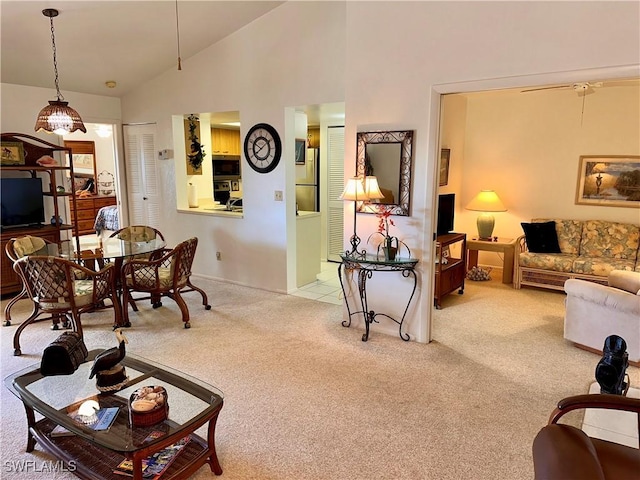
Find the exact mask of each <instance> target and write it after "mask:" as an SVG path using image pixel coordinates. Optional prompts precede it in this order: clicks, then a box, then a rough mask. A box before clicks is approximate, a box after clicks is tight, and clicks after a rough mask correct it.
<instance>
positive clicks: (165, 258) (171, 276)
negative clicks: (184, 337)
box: [122, 237, 211, 328]
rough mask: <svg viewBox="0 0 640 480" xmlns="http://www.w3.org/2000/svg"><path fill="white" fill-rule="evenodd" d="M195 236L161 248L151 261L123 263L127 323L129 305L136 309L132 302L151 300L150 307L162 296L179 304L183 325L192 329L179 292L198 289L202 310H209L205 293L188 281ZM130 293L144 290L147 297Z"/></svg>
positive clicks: (193, 254)
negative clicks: (133, 295)
mask: <svg viewBox="0 0 640 480" xmlns="http://www.w3.org/2000/svg"><path fill="white" fill-rule="evenodd" d="M197 246H198V239H197V238H196V237H194V238H190V239H189V240H185V241H184V242H182V243H180V244H178V245H177V246H176V247H175V248H173V249H163V250H159V251H157V252H154V253H153V255H152V257H151V258H152V259H151V260H141V259H131V260H129V261H127V262H125V263H124V265H123V266H122V278H123V286H122V290H123V294H122V305H123V318H124V323H125V324H127V323H129V313H128V305H131V306H132V308H133V310H134V311H136V312H137V311H138V308H137V306H136V303H135V301H138V300H145V299H151V304H152V305H153V308H158V307H161V306H162V301H161V300H162V297H163V296H166V297H169V298H171V299H172V300H173V301H175V302H176V303H177V304H178V307H179V308H180V312H181V313H182V321H183V322H184V328H191V324H190V322H189V308H188V307H187V304H186V303H185V301H184V299H183V298H182V294H184V293H188V292H193V291H196V292H199V293H200V295H201V296H202V304H203V305H204V307H205V310H210V309H211V305H209V303H208V299H207V294H206V293H205V292H204V290H202V289H201V288H198V287H196V286H195V285H193V284H192V283H191V279H190V277H191V265H192V264H193V259H194V257H195V254H196V248H197ZM133 292H144V293H146V294H148V296H145V297H142V298H136V299H135V300H134V299H133V297H132V293H133Z"/></svg>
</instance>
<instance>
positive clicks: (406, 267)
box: [338, 254, 418, 342]
mask: <svg viewBox="0 0 640 480" xmlns="http://www.w3.org/2000/svg"><path fill="white" fill-rule="evenodd" d="M340 258H341V259H342V263H341V264H340V266H339V267H338V278H339V279H340V286H341V287H342V294H343V295H344V301H345V303H346V305H347V313H348V314H349V319H348V320H343V321H342V326H343V327H350V326H351V316H352V315H359V314H362V315H363V317H364V325H365V333H364V334H363V335H362V341H363V342H366V341H367V340H368V339H369V325H370V324H372V323H373V322H377V320H376V317H377V316H378V315H382V316H384V317H387V318H388V319H390V320H392V321H394V322H396V323H397V324H398V325H399V328H398V333H399V335H400V338H401V339H402V340H404V341H405V342H407V341H409V338H410V337H409V334H407V333H402V323H403V322H404V318H405V316H406V315H407V310H409V305H410V304H411V300H412V299H413V295H414V294H415V293H416V286H417V283H418V277H417V275H416V270H415V266H416V264H417V263H418V259H416V258H396V259H395V260H385V259H384V258H381V257H379V256H377V255H366V256H364V257H352V256H349V255H345V254H342V255H340ZM342 268H345V269H347V270H357V271H358V293H359V296H360V305H361V306H362V310H358V311H357V312H351V309H350V308H349V302H348V301H347V293H346V291H345V289H344V283H343V281H342ZM373 272H400V273H401V274H402V276H403V277H409V276H412V277H413V289H412V290H411V295H410V296H409V301H408V302H407V306H406V307H405V309H404V313H403V314H402V318H401V319H400V320H397V319H395V318H393V317H391V316H389V315H387V314H386V313H377V312H375V311H373V310H369V302H368V300H367V280H368V279H369V278H371V277H372V276H373Z"/></svg>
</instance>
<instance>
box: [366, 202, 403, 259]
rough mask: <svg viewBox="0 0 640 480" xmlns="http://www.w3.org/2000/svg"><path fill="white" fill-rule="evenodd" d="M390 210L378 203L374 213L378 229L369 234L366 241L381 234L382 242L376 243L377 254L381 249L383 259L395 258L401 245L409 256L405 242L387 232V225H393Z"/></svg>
mask: <svg viewBox="0 0 640 480" xmlns="http://www.w3.org/2000/svg"><path fill="white" fill-rule="evenodd" d="M391 211H392V210H391V209H390V208H387V207H386V206H384V205H378V211H377V213H376V217H378V231H377V232H374V233H372V234H371V235H369V239H368V240H367V242H369V241H370V240H371V237H373V236H374V235H381V236H382V242H381V243H379V244H378V250H377V255H380V250H382V252H383V254H384V259H385V260H395V259H396V255H397V254H398V252H399V251H400V248H401V247H402V246H403V245H404V247H405V248H406V249H407V252H408V253H409V256H411V251H410V250H409V247H408V246H407V244H406V243H404V242H403V241H402V240H399V239H398V237H394V236H393V235H391V234H390V233H389V227H390V226H391V227H395V223H393V219H392V218H391V215H392V213H391Z"/></svg>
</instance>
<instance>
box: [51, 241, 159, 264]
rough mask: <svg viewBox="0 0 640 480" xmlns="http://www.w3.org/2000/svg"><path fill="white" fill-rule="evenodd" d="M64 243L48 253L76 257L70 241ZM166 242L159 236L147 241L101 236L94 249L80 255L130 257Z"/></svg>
mask: <svg viewBox="0 0 640 480" xmlns="http://www.w3.org/2000/svg"><path fill="white" fill-rule="evenodd" d="M65 243H66V245H63V246H62V248H61V250H60V251H59V252H58V247H57V245H55V247H54V248H55V250H56V252H55V253H51V252H50V253H49V254H53V255H57V254H58V253H59V254H60V255H61V256H62V257H66V258H71V259H77V258H78V253H77V252H76V251H75V250H72V248H73V247H72V246H71V244H70V242H65ZM166 245H167V243H166V242H165V241H164V240H162V239H161V238H153V239H151V240H147V241H144V242H142V241H132V240H122V239H120V238H116V237H113V238H103V239H100V242H99V244H98V246H97V248H95V249H94V250H83V251H82V252H81V253H80V257H81V258H83V259H85V258H88V257H93V258H105V259H118V258H127V257H132V256H134V255H143V254H146V253H152V252H155V251H156V250H160V249H162V248H164V247H165V246H166Z"/></svg>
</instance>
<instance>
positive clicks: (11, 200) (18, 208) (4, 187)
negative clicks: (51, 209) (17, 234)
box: [0, 178, 44, 228]
mask: <svg viewBox="0 0 640 480" xmlns="http://www.w3.org/2000/svg"><path fill="white" fill-rule="evenodd" d="M0 180H1V183H0V208H1V210H2V211H1V213H0V225H2V228H10V227H21V226H29V225H41V224H42V222H44V198H43V195H42V180H40V179H39V178H2V179H0Z"/></svg>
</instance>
